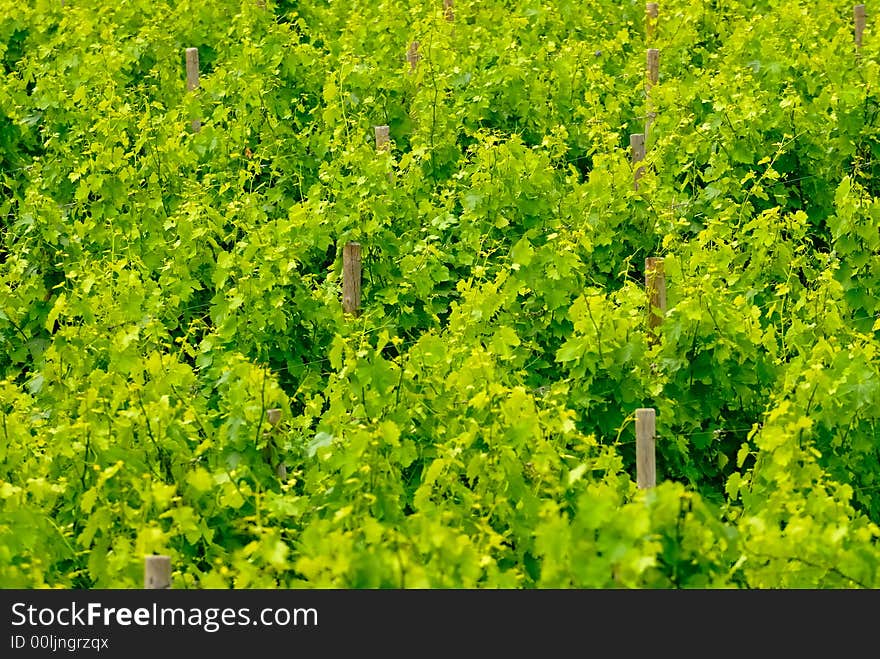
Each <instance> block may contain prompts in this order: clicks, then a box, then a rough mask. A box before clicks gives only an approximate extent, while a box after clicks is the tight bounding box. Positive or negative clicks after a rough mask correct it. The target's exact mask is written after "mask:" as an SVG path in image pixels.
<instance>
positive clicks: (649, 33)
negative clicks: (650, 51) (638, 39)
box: [645, 2, 660, 43]
mask: <svg viewBox="0 0 880 659" xmlns="http://www.w3.org/2000/svg"><path fill="white" fill-rule="evenodd" d="M659 15H660V7H659V6H658V5H657V3H656V2H648V3H647V4H645V41H647V42H648V43H651V42H652V41H654V32H655V31H656V28H657V17H658V16H659Z"/></svg>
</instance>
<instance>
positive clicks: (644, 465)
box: [636, 407, 657, 490]
mask: <svg viewBox="0 0 880 659" xmlns="http://www.w3.org/2000/svg"><path fill="white" fill-rule="evenodd" d="M656 423H657V414H656V411H655V410H654V408H653V407H640V408H639V409H637V410H636V485H637V486H638V488H639V489H640V490H645V489H648V488H651V487H655V486H656V485H657V466H656V462H655V452H654V445H655V443H656V436H657V426H656Z"/></svg>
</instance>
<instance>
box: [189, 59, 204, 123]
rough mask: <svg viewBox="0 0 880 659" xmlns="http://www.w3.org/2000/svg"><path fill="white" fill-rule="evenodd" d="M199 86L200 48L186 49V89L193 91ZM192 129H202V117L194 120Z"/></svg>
mask: <svg viewBox="0 0 880 659" xmlns="http://www.w3.org/2000/svg"><path fill="white" fill-rule="evenodd" d="M198 88H199V49H198V48H187V49H186V91H188V92H191V91H194V90H196V89H198ZM192 129H193V132H194V133H198V132H199V131H200V130H201V129H202V122H201V120H200V119H193V120H192Z"/></svg>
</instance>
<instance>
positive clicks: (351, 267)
mask: <svg viewBox="0 0 880 659" xmlns="http://www.w3.org/2000/svg"><path fill="white" fill-rule="evenodd" d="M360 306H361V245H360V243H353V242H349V243H346V244H345V247H343V249H342V311H343V312H344V313H346V314H351V315H354V316H356V315H358V313H359V312H360Z"/></svg>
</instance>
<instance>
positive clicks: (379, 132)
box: [373, 126, 391, 153]
mask: <svg viewBox="0 0 880 659" xmlns="http://www.w3.org/2000/svg"><path fill="white" fill-rule="evenodd" d="M373 131H374V132H375V134H376V152H377V153H378V152H380V151H388V150H389V149H390V148H391V142H390V139H391V134H390V131H389V128H388V126H373Z"/></svg>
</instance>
